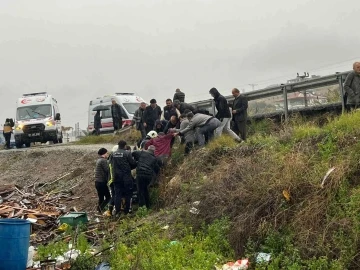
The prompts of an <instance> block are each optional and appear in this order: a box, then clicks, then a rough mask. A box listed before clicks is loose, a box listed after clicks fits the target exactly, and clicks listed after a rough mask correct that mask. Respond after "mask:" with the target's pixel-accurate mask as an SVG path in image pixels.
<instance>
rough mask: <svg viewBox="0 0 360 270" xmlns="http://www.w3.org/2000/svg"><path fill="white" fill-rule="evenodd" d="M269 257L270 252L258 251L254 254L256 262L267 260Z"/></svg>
mask: <svg viewBox="0 0 360 270" xmlns="http://www.w3.org/2000/svg"><path fill="white" fill-rule="evenodd" d="M270 259H271V254H269V253H264V252H259V253H258V255H257V256H256V262H257V263H264V262H269V261H270Z"/></svg>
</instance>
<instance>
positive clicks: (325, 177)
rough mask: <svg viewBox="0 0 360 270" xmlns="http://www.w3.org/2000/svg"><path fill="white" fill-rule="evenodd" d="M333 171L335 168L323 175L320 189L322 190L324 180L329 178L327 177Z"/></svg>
mask: <svg viewBox="0 0 360 270" xmlns="http://www.w3.org/2000/svg"><path fill="white" fill-rule="evenodd" d="M334 170H335V167H332V168H331V169H329V170H328V171H327V173H326V174H325V176H324V178H323V180H322V182H321V188H324V185H325V181H326V179H327V178H328V177H329V175H330V174H331V173H332V172H333V171H334Z"/></svg>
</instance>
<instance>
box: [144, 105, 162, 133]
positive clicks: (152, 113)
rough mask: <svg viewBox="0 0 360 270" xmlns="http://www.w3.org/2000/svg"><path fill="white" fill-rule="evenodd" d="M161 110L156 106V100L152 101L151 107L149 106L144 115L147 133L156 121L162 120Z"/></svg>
mask: <svg viewBox="0 0 360 270" xmlns="http://www.w3.org/2000/svg"><path fill="white" fill-rule="evenodd" d="M160 116H161V108H160V107H159V106H158V105H157V104H156V100H155V99H152V100H150V106H147V107H146V109H145V111H144V114H143V123H144V127H145V130H146V133H148V132H150V131H151V130H152V129H153V127H154V125H155V122H156V120H158V119H160Z"/></svg>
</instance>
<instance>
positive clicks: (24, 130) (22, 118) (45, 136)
mask: <svg viewBox="0 0 360 270" xmlns="http://www.w3.org/2000/svg"><path fill="white" fill-rule="evenodd" d="M14 136H15V144H16V147H17V148H20V147H22V146H23V145H24V144H25V146H26V147H29V146H30V143H32V142H41V143H46V142H48V141H50V142H53V143H62V142H63V135H62V131H61V118H60V113H59V107H58V104H57V101H56V99H54V98H53V97H52V96H51V95H48V94H47V93H46V92H41V93H30V94H24V95H23V96H22V97H21V98H19V99H18V101H17V109H16V117H15V128H14Z"/></svg>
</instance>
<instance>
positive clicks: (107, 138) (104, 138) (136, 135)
mask: <svg viewBox="0 0 360 270" xmlns="http://www.w3.org/2000/svg"><path fill="white" fill-rule="evenodd" d="M140 138H141V134H140V132H139V131H137V130H134V129H132V130H130V131H124V132H123V133H121V134H120V135H114V134H104V135H101V136H95V135H88V136H85V137H81V138H80V140H78V141H76V142H75V144H79V145H86V144H117V143H118V142H119V141H120V140H125V141H126V142H127V143H128V144H129V145H134V144H135V143H136V142H137V141H138V140H139V139H140Z"/></svg>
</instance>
